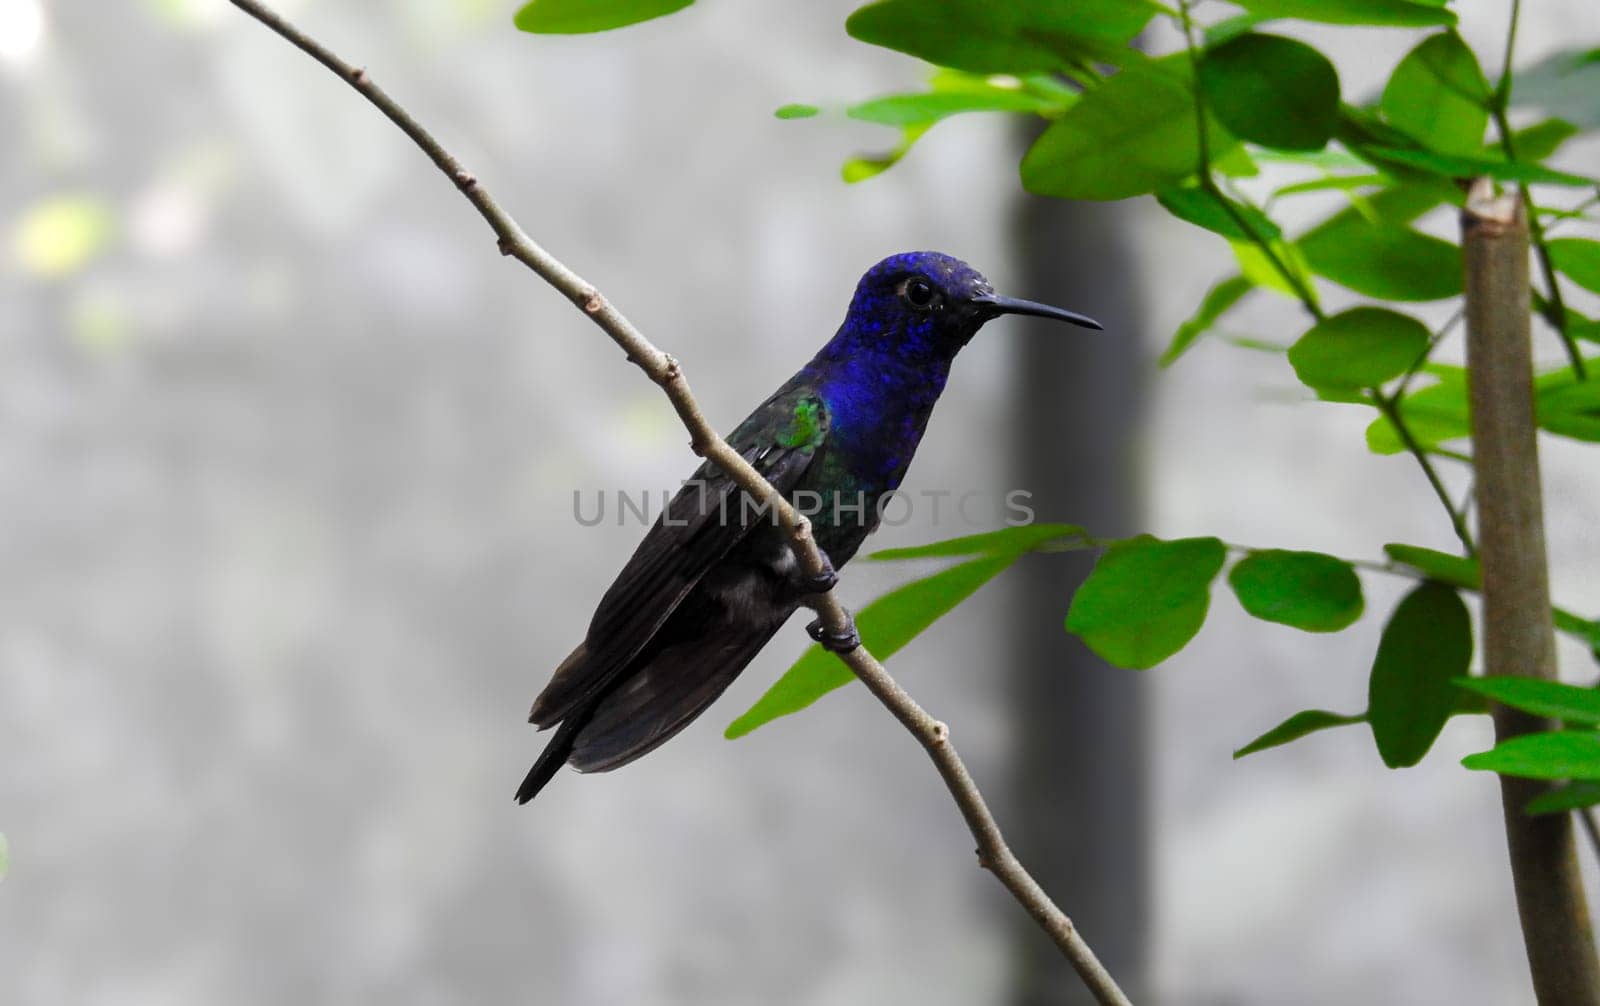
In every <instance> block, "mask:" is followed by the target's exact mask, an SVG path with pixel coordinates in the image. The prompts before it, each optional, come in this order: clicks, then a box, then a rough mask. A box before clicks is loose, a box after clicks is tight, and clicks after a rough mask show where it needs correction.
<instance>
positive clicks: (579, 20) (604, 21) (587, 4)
mask: <svg viewBox="0 0 1600 1006" xmlns="http://www.w3.org/2000/svg"><path fill="white" fill-rule="evenodd" d="M693 2H694V0H531V2H529V3H526V4H523V6H522V9H521V10H519V11H517V16H516V19H515V23H516V26H517V27H518V28H521V29H522V30H523V31H531V32H534V33H535V34H540V35H580V34H585V33H587V32H592V31H609V30H611V29H612V28H621V27H624V26H626V25H630V24H638V23H639V22H640V21H648V20H650V19H651V18H657V17H661V16H663V15H665V14H671V13H673V12H674V11H680V10H683V9H684V8H685V7H687V6H689V5H690V4H691V3H693Z"/></svg>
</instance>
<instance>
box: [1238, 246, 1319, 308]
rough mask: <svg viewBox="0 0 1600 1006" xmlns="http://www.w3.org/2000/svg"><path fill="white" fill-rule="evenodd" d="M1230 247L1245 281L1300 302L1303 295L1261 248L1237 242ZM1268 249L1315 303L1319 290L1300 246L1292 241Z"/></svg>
mask: <svg viewBox="0 0 1600 1006" xmlns="http://www.w3.org/2000/svg"><path fill="white" fill-rule="evenodd" d="M1231 244H1232V247H1233V259H1234V261H1235V262H1237V263H1239V271H1240V272H1242V273H1244V276H1245V279H1247V280H1249V281H1250V282H1251V283H1252V284H1254V285H1256V286H1259V287H1264V288H1265V289H1268V290H1276V291H1277V292H1278V293H1281V294H1283V295H1284V296H1286V297H1290V298H1293V299H1295V300H1299V299H1300V291H1299V290H1296V289H1295V287H1294V284H1293V283H1291V282H1289V279H1288V277H1286V276H1284V275H1283V273H1282V272H1281V271H1279V269H1278V264H1277V263H1274V262H1273V260H1272V259H1271V258H1269V257H1268V256H1267V253H1266V252H1265V251H1263V250H1262V249H1261V246H1260V245H1258V244H1255V243H1254V242H1250V241H1234V242H1231ZM1269 247H1271V249H1272V251H1273V253H1274V254H1276V255H1277V261H1278V263H1281V264H1282V265H1283V267H1284V268H1285V269H1288V270H1289V271H1290V272H1291V273H1292V274H1294V275H1295V276H1296V277H1297V278H1298V279H1299V280H1300V284H1301V286H1302V287H1303V288H1304V289H1305V291H1306V293H1308V294H1309V295H1310V296H1311V298H1312V300H1316V299H1317V288H1316V285H1315V284H1314V283H1313V282H1312V281H1311V270H1310V268H1309V267H1308V266H1307V265H1306V258H1305V255H1303V254H1301V252H1300V246H1299V245H1297V244H1295V243H1294V242H1293V241H1284V240H1278V241H1272V242H1269Z"/></svg>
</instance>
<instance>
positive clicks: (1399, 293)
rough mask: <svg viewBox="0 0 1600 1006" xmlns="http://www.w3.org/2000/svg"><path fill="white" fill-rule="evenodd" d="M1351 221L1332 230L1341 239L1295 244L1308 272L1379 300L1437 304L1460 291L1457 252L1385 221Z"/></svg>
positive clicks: (1446, 243) (1307, 239) (1446, 244)
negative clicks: (1303, 257) (1432, 302)
mask: <svg viewBox="0 0 1600 1006" xmlns="http://www.w3.org/2000/svg"><path fill="white" fill-rule="evenodd" d="M1380 195H1381V194H1380ZM1374 202H1376V199H1374ZM1357 220H1359V223H1357V222H1350V223H1348V224H1344V225H1342V226H1340V227H1339V228H1338V233H1339V234H1340V236H1341V237H1342V240H1339V241H1331V240H1325V239H1320V237H1319V239H1317V240H1312V238H1313V235H1312V234H1308V235H1306V236H1305V237H1304V238H1302V239H1301V240H1300V242H1299V245H1300V250H1301V252H1302V253H1303V254H1304V255H1305V258H1306V262H1307V264H1308V265H1309V266H1310V268H1311V271H1312V272H1315V273H1316V274H1317V275H1319V276H1324V277H1326V278H1328V279H1331V280H1333V281H1334V282H1335V283H1338V284H1340V285H1342V286H1347V287H1349V288H1350V289H1352V290H1354V291H1356V292H1357V293H1360V294H1365V295H1366V296H1368V297H1375V298H1378V299H1381V300H1403V301H1414V300H1442V299H1444V298H1446V297H1454V296H1456V295H1457V294H1459V293H1460V292H1461V249H1460V248H1458V247H1456V246H1455V245H1453V244H1451V243H1450V242H1449V241H1444V240H1441V239H1439V238H1436V237H1432V236H1430V235H1427V234H1420V233H1418V232H1417V231H1414V230H1412V229H1411V228H1409V227H1402V226H1399V225H1398V224H1395V223H1391V222H1388V221H1385V222H1382V223H1376V224H1374V223H1371V222H1369V221H1366V220H1364V219H1361V218H1360V217H1359V216H1358V217H1357Z"/></svg>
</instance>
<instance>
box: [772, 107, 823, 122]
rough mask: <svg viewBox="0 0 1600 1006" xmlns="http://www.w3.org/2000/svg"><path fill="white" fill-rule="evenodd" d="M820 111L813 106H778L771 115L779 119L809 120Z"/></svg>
mask: <svg viewBox="0 0 1600 1006" xmlns="http://www.w3.org/2000/svg"><path fill="white" fill-rule="evenodd" d="M821 111H822V109H820V108H818V107H817V106H815V105H780V106H778V107H777V108H776V109H774V110H773V112H772V114H773V115H774V116H775V117H776V118H779V119H809V118H811V117H812V116H814V115H816V114H818V113H819V112H821Z"/></svg>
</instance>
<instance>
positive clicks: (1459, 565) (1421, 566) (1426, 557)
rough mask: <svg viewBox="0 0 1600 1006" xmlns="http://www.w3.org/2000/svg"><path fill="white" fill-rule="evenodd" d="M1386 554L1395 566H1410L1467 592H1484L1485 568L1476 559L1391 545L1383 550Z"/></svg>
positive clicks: (1427, 575)
mask: <svg viewBox="0 0 1600 1006" xmlns="http://www.w3.org/2000/svg"><path fill="white" fill-rule="evenodd" d="M1383 551H1384V552H1385V553H1386V554H1387V555H1388V556H1389V558H1391V559H1393V560H1394V561H1395V562H1398V563H1400V564H1401V565H1405V566H1410V567H1411V568H1412V569H1414V570H1417V571H1418V572H1420V573H1422V575H1423V576H1426V577H1428V578H1429V579H1432V580H1438V581H1439V582H1440V583H1447V584H1449V585H1450V586H1452V587H1463V588H1466V589H1467V590H1481V589H1483V566H1482V565H1480V564H1479V562H1478V560H1476V559H1469V558H1467V557H1466V556H1464V555H1451V554H1450V553H1448V552H1439V551H1436V550H1435V549H1431V548H1423V547H1422V546H1421V545H1401V544H1389V545H1385V546H1383Z"/></svg>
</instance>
